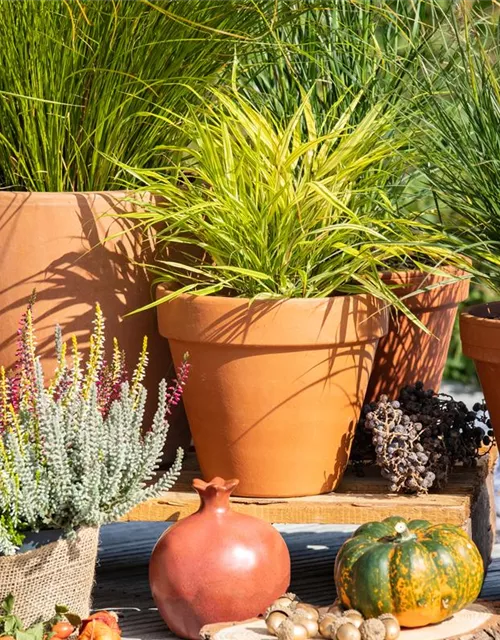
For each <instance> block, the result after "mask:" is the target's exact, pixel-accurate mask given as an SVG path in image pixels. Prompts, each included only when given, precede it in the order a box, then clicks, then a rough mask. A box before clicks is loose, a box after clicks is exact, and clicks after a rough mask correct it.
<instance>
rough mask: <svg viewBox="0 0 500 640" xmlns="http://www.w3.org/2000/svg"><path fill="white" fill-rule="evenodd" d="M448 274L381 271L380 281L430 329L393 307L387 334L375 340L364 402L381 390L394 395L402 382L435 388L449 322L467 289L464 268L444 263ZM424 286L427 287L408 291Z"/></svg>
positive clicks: (444, 355)
mask: <svg viewBox="0 0 500 640" xmlns="http://www.w3.org/2000/svg"><path fill="white" fill-rule="evenodd" d="M445 270H446V271H448V272H449V274H450V276H449V277H447V276H445V275H437V274H427V273H422V272H420V271H401V272H396V273H386V274H383V276H382V278H383V280H384V282H385V283H387V284H391V285H394V286H395V292H396V294H397V295H398V296H399V297H405V296H410V297H405V299H404V303H405V304H406V305H407V307H408V308H409V309H411V311H412V312H413V313H414V314H415V315H416V316H417V317H418V319H419V320H420V321H421V322H422V323H423V324H424V325H425V326H426V327H427V328H428V329H429V333H425V331H423V330H422V329H420V328H419V327H417V326H416V325H415V323H414V322H412V321H411V320H410V319H409V318H408V317H407V316H405V315H404V314H403V313H400V312H394V313H393V314H392V315H391V319H390V322H389V331H388V333H387V335H386V336H385V337H384V338H382V339H381V340H380V342H379V345H378V349H377V355H376V358H375V363H374V365H373V371H372V375H371V378H370V383H369V385H368V391H367V393H366V403H370V402H373V401H376V400H378V398H379V397H380V395H381V394H383V393H385V394H387V395H388V396H389V397H390V398H397V397H398V395H399V392H400V391H401V389H402V388H403V387H404V386H406V385H407V384H413V383H415V382H418V381H421V382H423V383H424V386H425V388H426V389H434V390H436V391H437V390H438V389H439V387H440V385H441V380H442V378H443V371H444V367H445V364H446V358H447V356H448V348H449V346H450V340H451V335H452V332H453V325H454V322H455V317H456V315H457V309H458V305H459V303H460V302H463V301H464V300H465V299H466V298H467V296H468V295H469V286H470V282H469V280H468V279H462V280H455V281H454V282H451V283H449V284H440V283H443V282H446V281H447V280H448V281H450V280H452V278H453V277H454V276H458V275H460V276H464V275H465V273H464V272H463V271H459V270H458V269H455V268H451V267H447V268H446V269H445ZM424 287H432V288H429V289H428V290H426V291H423V292H422V293H418V294H415V295H411V294H412V293H413V292H415V291H418V290H419V289H422V288H424Z"/></svg>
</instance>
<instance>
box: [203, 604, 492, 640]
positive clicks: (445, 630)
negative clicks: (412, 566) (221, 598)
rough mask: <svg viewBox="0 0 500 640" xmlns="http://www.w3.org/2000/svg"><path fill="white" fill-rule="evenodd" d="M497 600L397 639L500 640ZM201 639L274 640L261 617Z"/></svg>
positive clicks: (212, 628) (213, 629)
mask: <svg viewBox="0 0 500 640" xmlns="http://www.w3.org/2000/svg"><path fill="white" fill-rule="evenodd" d="M498 613H500V610H499V606H498V603H487V602H483V603H477V604H474V605H471V606H470V607H466V608H465V609H464V610H463V611H461V612H460V613H458V614H456V615H455V616H453V617H452V618H451V619H450V620H446V621H445V622H442V623H441V624H438V625H431V626H429V627H423V628H421V629H403V630H402V631H401V635H400V636H399V640H500V615H498ZM200 636H201V638H202V639H203V640H274V638H273V636H271V635H269V633H268V632H267V630H266V626H265V623H264V621H263V620H262V619H257V618H255V619H254V620H247V621H245V622H241V623H229V624H214V625H207V626H206V627H203V629H202V630H201V632H200Z"/></svg>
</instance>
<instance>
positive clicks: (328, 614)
mask: <svg viewBox="0 0 500 640" xmlns="http://www.w3.org/2000/svg"><path fill="white" fill-rule="evenodd" d="M326 618H331V619H332V620H335V618H338V616H336V615H335V614H334V613H328V612H327V613H322V614H321V615H320V617H319V618H318V622H323V620H326Z"/></svg>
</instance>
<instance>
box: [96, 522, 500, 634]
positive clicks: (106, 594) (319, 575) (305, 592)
mask: <svg viewBox="0 0 500 640" xmlns="http://www.w3.org/2000/svg"><path fill="white" fill-rule="evenodd" d="M165 528H166V525H165V524H162V523H157V522H141V523H122V524H112V525H107V526H106V527H103V529H102V533H101V548H100V553H99V563H98V568H97V582H96V587H95V591H94V607H95V608H98V609H102V608H105V609H112V610H115V611H118V612H119V613H120V615H121V626H122V629H123V635H124V637H125V638H140V639H142V640H160V639H161V638H165V637H168V636H169V635H170V634H169V632H168V629H167V628H166V627H165V625H164V624H163V622H162V620H161V619H160V617H159V616H158V613H157V612H156V610H155V609H154V603H153V601H152V598H151V595H150V592H149V585H148V560H149V556H150V554H151V551H152V549H153V546H154V544H155V542H156V540H157V539H158V537H159V536H160V535H161V533H162V532H163V531H164V530H165ZM278 529H279V530H280V531H281V532H282V534H283V536H284V538H285V540H286V543H287V545H288V547H289V549H290V555H291V557H292V585H291V589H292V591H294V592H295V593H297V594H298V595H299V596H300V597H301V598H302V599H303V600H305V601H308V602H313V603H315V604H318V605H325V604H330V603H331V602H332V601H333V600H334V598H335V588H334V584H333V577H332V573H333V563H334V559H335V554H336V553H337V551H338V549H339V547H340V545H341V544H342V542H343V541H344V540H345V539H346V538H347V537H348V536H349V533H350V532H351V531H353V530H354V529H355V527H354V526H353V527H346V526H337V525H321V526H320V525H300V526H294V525H283V526H280V527H278ZM499 539H500V538H499ZM481 595H482V597H484V598H488V599H490V600H500V544H497V545H495V549H494V554H493V560H492V563H491V565H490V568H489V570H488V574H487V577H486V581H485V584H484V588H483V592H482V594H481Z"/></svg>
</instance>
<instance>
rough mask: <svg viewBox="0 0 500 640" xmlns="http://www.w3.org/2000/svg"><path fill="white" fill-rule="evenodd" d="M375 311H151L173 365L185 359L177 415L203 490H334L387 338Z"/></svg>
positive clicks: (188, 299)
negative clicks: (229, 480)
mask: <svg viewBox="0 0 500 640" xmlns="http://www.w3.org/2000/svg"><path fill="white" fill-rule="evenodd" d="M157 295H158V296H163V295H165V292H164V291H162V290H161V289H160V290H159V291H158V294H157ZM383 307H384V305H383V303H381V302H380V301H378V300H376V299H375V298H372V297H370V296H364V295H357V296H343V297H340V296H339V297H334V298H326V299H286V300H279V301H263V300H255V301H253V302H251V303H250V301H249V300H246V299H242V298H223V297H218V296H207V297H199V296H198V297H197V296H190V295H182V296H179V297H178V298H176V299H175V300H172V301H169V302H167V303H164V304H161V305H160V306H159V307H158V319H159V326H160V332H161V333H162V335H164V336H166V337H167V338H168V339H169V342H170V348H171V351H172V356H173V358H174V361H175V362H179V361H180V360H181V358H182V356H183V354H184V353H185V352H189V354H190V361H191V364H192V367H191V371H190V379H189V384H188V385H187V387H186V392H185V396H184V405H185V407H186V413H187V416H188V420H189V424H190V427H191V432H192V435H193V440H194V445H195V448H196V452H197V455H198V460H199V462H200V467H201V471H202V473H203V476H204V478H211V477H214V476H216V475H220V476H223V477H238V478H239V480H240V484H239V486H238V489H237V495H240V496H260V497H266V496H267V497H286V496H301V495H313V494H319V493H326V492H328V491H332V490H333V489H335V487H336V486H337V485H338V483H339V482H340V480H341V478H342V474H343V472H344V469H345V466H346V464H347V460H348V456H349V450H350V447H351V441H352V437H353V432H354V427H355V425H356V422H357V420H358V417H359V413H360V410H361V407H362V403H363V398H364V395H365V391H366V386H367V384H368V378H369V376H370V372H371V368H372V363H373V358H374V355H375V350H376V348H377V342H378V340H379V338H380V337H381V336H383V335H384V333H385V332H386V331H387V322H388V315H387V311H386V310H384V309H383Z"/></svg>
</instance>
